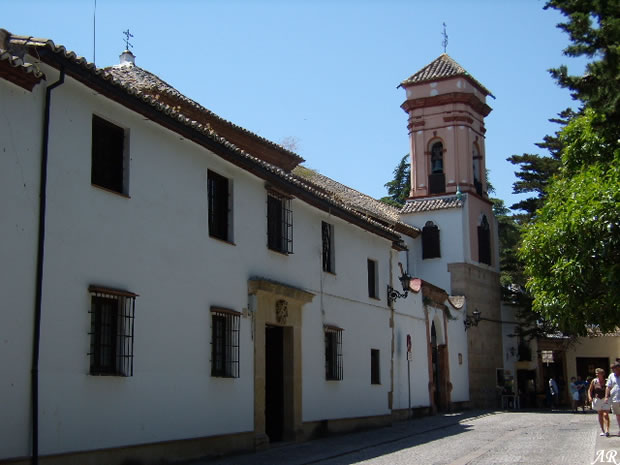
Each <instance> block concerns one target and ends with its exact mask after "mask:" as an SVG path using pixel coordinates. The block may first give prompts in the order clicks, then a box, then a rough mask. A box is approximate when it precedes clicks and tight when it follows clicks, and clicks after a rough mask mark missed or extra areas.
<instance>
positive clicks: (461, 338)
mask: <svg viewBox="0 0 620 465" xmlns="http://www.w3.org/2000/svg"><path fill="white" fill-rule="evenodd" d="M446 305H447V306H448V308H449V309H450V314H451V319H448V344H449V350H450V352H449V360H450V382H451V383H452V394H451V400H452V402H465V401H468V400H469V368H468V367H469V355H468V348H467V333H466V332H465V325H464V323H463V321H464V320H465V315H466V314H467V304H465V305H464V306H463V308H461V309H458V310H457V309H455V308H454V307H452V306H451V305H450V304H449V303H448V302H446ZM459 354H461V357H460V361H459Z"/></svg>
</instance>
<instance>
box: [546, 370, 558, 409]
mask: <svg viewBox="0 0 620 465" xmlns="http://www.w3.org/2000/svg"><path fill="white" fill-rule="evenodd" d="M549 395H550V396H551V397H550V401H551V405H549V407H550V408H551V409H553V408H554V407H556V406H557V404H558V396H559V395H560V390H559V389H558V383H556V381H555V379H554V378H553V376H552V377H551V378H549Z"/></svg>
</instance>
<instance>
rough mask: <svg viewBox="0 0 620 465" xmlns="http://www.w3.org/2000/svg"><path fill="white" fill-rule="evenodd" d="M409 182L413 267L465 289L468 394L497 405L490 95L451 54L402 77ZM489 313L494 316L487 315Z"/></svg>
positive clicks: (453, 289)
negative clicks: (415, 231) (473, 320)
mask: <svg viewBox="0 0 620 465" xmlns="http://www.w3.org/2000/svg"><path fill="white" fill-rule="evenodd" d="M399 87H402V88H403V89H405V92H406V100H405V102H404V103H403V104H402V105H401V107H402V109H403V110H404V111H405V112H406V113H407V115H408V124H407V127H408V129H409V140H410V150H411V190H410V194H409V199H408V201H407V203H406V204H405V206H404V207H403V209H402V210H401V218H402V220H403V221H405V222H407V223H409V224H411V225H413V226H417V227H418V228H420V229H421V230H422V234H421V237H420V240H419V241H418V240H417V239H416V241H418V242H419V243H420V244H419V245H418V244H414V245H413V247H412V248H411V250H410V261H411V263H413V264H414V272H415V273H416V274H417V276H419V277H421V278H422V279H424V280H425V281H428V282H431V283H432V284H434V285H436V286H439V287H442V288H444V289H446V290H449V292H450V294H452V295H464V296H465V297H466V298H467V309H468V312H469V313H471V312H473V311H476V310H477V311H480V312H481V315H482V320H481V321H480V323H479V325H478V326H476V327H472V328H469V329H468V336H467V337H468V349H469V383H470V400H471V402H472V403H473V404H474V405H475V406H477V407H494V404H495V390H496V387H495V386H496V370H497V369H498V368H499V369H502V368H503V357H502V338H501V325H500V324H497V323H496V322H498V321H500V319H501V318H500V315H501V311H500V286H499V253H498V239H497V221H496V220H495V217H494V215H493V210H492V204H491V202H490V200H489V198H488V195H487V182H486V176H485V174H486V149H485V133H486V129H485V127H484V118H485V117H486V116H487V115H488V114H489V113H490V112H491V108H490V107H489V106H488V105H487V102H486V99H487V97H489V96H491V97H493V95H492V94H491V92H490V91H489V90H488V89H486V88H485V87H484V86H483V85H482V84H481V83H480V82H478V81H477V80H476V79H474V78H473V77H472V75H471V74H469V73H468V72H467V71H466V70H465V69H464V68H463V67H462V66H461V65H459V64H458V63H457V62H456V61H454V60H453V59H452V58H451V57H450V56H449V55H447V54H446V53H443V54H442V55H440V56H439V57H438V58H437V59H435V60H434V61H433V62H431V63H429V64H428V65H426V66H425V67H424V68H422V69H421V70H420V71H418V72H417V73H415V74H413V75H412V76H410V77H409V78H407V79H406V80H404V81H403V82H402V83H401V84H400V86H399ZM492 321H495V322H493V323H492Z"/></svg>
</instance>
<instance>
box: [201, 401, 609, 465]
mask: <svg viewBox="0 0 620 465" xmlns="http://www.w3.org/2000/svg"><path fill="white" fill-rule="evenodd" d="M599 433H600V429H599V426H598V421H597V417H596V415H595V414H594V413H592V412H587V413H572V412H567V411H554V412H549V411H536V412H520V411H516V412H475V411H470V412H464V413H457V414H450V415H437V416H433V417H424V418H418V419H414V420H411V421H407V422H399V423H397V424H395V425H393V426H391V427H386V428H380V429H376V430H371V431H365V432H359V433H353V434H347V435H341V436H335V437H330V438H326V439H319V440H314V441H309V442H305V443H298V444H282V445H280V446H279V447H277V446H276V447H272V448H271V449H268V450H264V451H260V452H257V453H253V454H244V455H238V456H228V457H223V458H218V459H209V460H207V459H205V460H203V461H197V462H192V465H203V464H204V465H280V464H282V465H284V464H286V465H309V464H324V465H353V464H365V465H388V464H389V465H405V464H407V465H410V464H423V465H467V464H470V465H505V464H510V465H514V464H528V465H537V464H540V465H553V464H562V465H586V464H594V463H613V464H615V465H620V436H618V424H617V423H616V421H615V418H612V427H611V433H612V436H611V437H609V438H605V437H599V435H598V434H599Z"/></svg>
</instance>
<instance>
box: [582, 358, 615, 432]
mask: <svg viewBox="0 0 620 465" xmlns="http://www.w3.org/2000/svg"><path fill="white" fill-rule="evenodd" d="M595 373H596V378H594V379H593V380H592V381H591V382H590V387H589V388H588V401H590V402H592V410H595V411H596V412H597V413H598V423H599V425H601V430H602V431H603V432H602V433H601V436H609V410H610V409H611V404H610V403H609V402H608V401H607V400H606V399H605V370H603V369H602V368H597V369H596V370H595Z"/></svg>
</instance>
